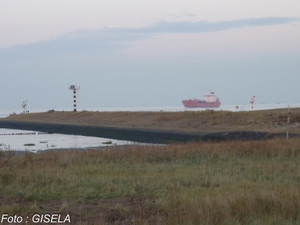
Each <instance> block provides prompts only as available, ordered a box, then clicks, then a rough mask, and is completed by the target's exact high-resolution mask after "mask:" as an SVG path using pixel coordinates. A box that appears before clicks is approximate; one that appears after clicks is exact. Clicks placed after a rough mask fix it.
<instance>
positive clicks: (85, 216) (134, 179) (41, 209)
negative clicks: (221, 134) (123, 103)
mask: <svg viewBox="0 0 300 225" xmlns="http://www.w3.org/2000/svg"><path fill="white" fill-rule="evenodd" d="M299 164H300V140H299V139H289V140H280V139H274V140H264V141H229V142H222V143H214V142H193V143H187V144H176V145H175V144H174V145H168V146H135V147H133V146H131V147H130V146H127V147H123V148H116V149H109V150H104V151H102V150H98V151H95V150H89V151H81V152H80V151H58V152H45V153H41V154H30V153H27V154H23V155H15V154H14V153H13V152H8V153H4V152H2V153H0V202H1V205H0V215H1V214H3V213H8V214H10V215H23V216H26V215H32V214H34V213H40V214H41V213H61V214H62V215H66V214H70V216H71V221H72V222H71V224H170V225H171V224H172V225H173V224H207V225H210V224H216V225H217V224H228V225H229V224H230V225H232V224H250V225H251V224H253V225H254V224H255V225H257V224H287V225H288V224H300V166H299Z"/></svg>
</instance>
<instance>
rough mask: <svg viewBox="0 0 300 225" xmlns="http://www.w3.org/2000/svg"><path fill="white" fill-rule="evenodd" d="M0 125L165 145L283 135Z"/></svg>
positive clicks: (57, 125) (1, 126)
mask: <svg viewBox="0 0 300 225" xmlns="http://www.w3.org/2000/svg"><path fill="white" fill-rule="evenodd" d="M0 128H9V129H20V130H32V131H41V132H47V133H60V134H74V135H84V136H92V137H104V138H112V139H118V140H127V141H136V142H144V143H155V144H166V143H174V142H188V141H194V140H204V141H226V140H264V139H270V138H277V137H285V136H286V134H285V133H268V132H253V131H238V132H218V133H186V132H173V131H154V130H138V129H125V128H112V127H93V126H83V125H67V124H50V123H33V122H16V121H3V120H2V121H1V120H0ZM290 137H300V134H290Z"/></svg>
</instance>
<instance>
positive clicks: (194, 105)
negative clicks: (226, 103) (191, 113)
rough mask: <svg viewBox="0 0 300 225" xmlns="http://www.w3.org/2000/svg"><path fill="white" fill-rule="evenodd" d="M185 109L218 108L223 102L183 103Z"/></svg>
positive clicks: (187, 101)
mask: <svg viewBox="0 0 300 225" xmlns="http://www.w3.org/2000/svg"><path fill="white" fill-rule="evenodd" d="M182 103H183V105H184V107H187V108H217V107H219V106H220V105H221V102H205V101H201V100H198V99H194V100H184V101H182Z"/></svg>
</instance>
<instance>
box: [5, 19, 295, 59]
mask: <svg viewBox="0 0 300 225" xmlns="http://www.w3.org/2000/svg"><path fill="white" fill-rule="evenodd" d="M295 21H299V18H296V17H265V18H249V19H243V20H231V21H219V22H207V21H198V22H188V21H182V22H167V21H161V22H157V23H155V24H153V25H151V26H149V27H142V28H105V29H102V30H98V31H86V30H83V31H77V32H72V33H70V34H67V35H64V36H61V37H60V38H58V39H56V40H52V41H45V42H38V43H33V44H28V45H22V46H15V47H12V48H7V49H0V61H1V62H2V63H3V62H11V61H14V62H16V61H32V60H33V59H35V60H40V59H43V58H49V57H55V56H57V55H61V54H80V55H92V54H96V55H103V56H105V57H109V56H112V57H113V56H114V54H115V53H116V52H118V51H120V50H121V49H124V48H127V47H128V43H129V42H134V41H136V40H143V39H147V38H149V37H151V36H152V35H155V34H161V33H205V32H217V31H223V30H228V29H234V28H242V27H247V26H271V25H277V24H287V23H291V22H295Z"/></svg>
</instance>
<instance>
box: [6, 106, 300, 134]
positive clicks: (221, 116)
mask: <svg viewBox="0 0 300 225" xmlns="http://www.w3.org/2000/svg"><path fill="white" fill-rule="evenodd" d="M287 116H288V114H287V110H286V109H275V110H261V111H250V112H249V111H248V112H229V111H212V110H205V111H184V112H88V111H82V112H46V113H30V114H21V115H11V116H10V117H8V118H6V120H10V121H30V122H43V123H64V124H81V125H90V126H109V127H123V128H138V129H154V130H169V131H187V132H219V131H241V130H243V131H267V132H284V131H285V130H286V122H287ZM289 117H290V118H291V124H290V131H291V132H295V133H299V132H300V108H294V109H292V110H291V113H290V114H289Z"/></svg>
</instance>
